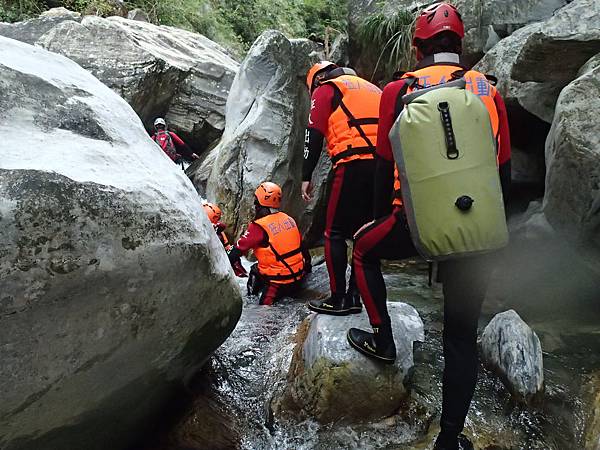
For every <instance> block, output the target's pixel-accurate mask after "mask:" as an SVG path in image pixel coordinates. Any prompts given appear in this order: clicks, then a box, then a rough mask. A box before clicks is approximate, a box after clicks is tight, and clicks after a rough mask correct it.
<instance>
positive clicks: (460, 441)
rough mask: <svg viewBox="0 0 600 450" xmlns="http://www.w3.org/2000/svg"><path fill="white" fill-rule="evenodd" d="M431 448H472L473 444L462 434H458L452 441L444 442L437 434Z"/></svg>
mask: <svg viewBox="0 0 600 450" xmlns="http://www.w3.org/2000/svg"><path fill="white" fill-rule="evenodd" d="M433 450H474V448H473V444H472V443H471V441H470V440H469V438H468V437H466V436H465V435H464V434H460V435H459V436H458V438H457V439H456V440H455V441H454V442H452V443H444V442H442V440H441V439H440V437H439V436H438V438H437V440H436V441H435V445H434V446H433Z"/></svg>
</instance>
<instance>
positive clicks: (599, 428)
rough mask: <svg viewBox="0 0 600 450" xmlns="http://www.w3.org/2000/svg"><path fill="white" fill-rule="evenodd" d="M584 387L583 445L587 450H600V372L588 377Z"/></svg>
mask: <svg viewBox="0 0 600 450" xmlns="http://www.w3.org/2000/svg"><path fill="white" fill-rule="evenodd" d="M586 378H587V379H586V382H585V384H584V385H583V395H584V404H583V407H584V410H585V411H584V415H585V417H586V423H585V425H584V428H583V434H582V439H581V445H582V447H583V448H584V449H585V450H599V449H600V372H596V373H594V374H591V375H588V376H587V377H586Z"/></svg>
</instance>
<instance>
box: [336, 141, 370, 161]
mask: <svg viewBox="0 0 600 450" xmlns="http://www.w3.org/2000/svg"><path fill="white" fill-rule="evenodd" d="M355 155H375V147H374V146H370V147H369V146H367V147H352V146H350V145H349V146H348V149H347V150H344V151H343V152H339V153H338V154H337V155H335V156H332V157H331V164H333V165H334V166H335V165H336V164H337V163H338V162H340V160H342V159H345V158H349V157H350V156H355Z"/></svg>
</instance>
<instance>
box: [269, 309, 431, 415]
mask: <svg viewBox="0 0 600 450" xmlns="http://www.w3.org/2000/svg"><path fill="white" fill-rule="evenodd" d="M388 310H389V312H390V317H391V319H392V327H393V330H394V341H395V343H396V349H397V359H396V363H395V364H394V365H385V364H381V363H377V362H375V361H373V360H371V359H369V358H367V357H366V356H364V355H362V354H360V353H359V352H357V351H356V350H354V349H352V348H351V347H350V345H349V344H348V342H347V340H346V333H347V332H348V329H350V328H351V327H357V328H362V329H365V330H370V325H369V322H368V317H367V315H366V313H364V312H363V313H362V314H360V315H352V316H346V317H333V316H327V315H323V314H320V315H316V314H312V315H311V316H310V317H309V318H308V319H307V320H309V323H308V329H307V331H305V332H306V337H305V338H304V340H303V342H301V343H300V344H299V345H301V347H300V348H299V351H297V352H296V353H295V354H294V359H293V360H292V364H291V368H290V374H288V380H290V381H289V385H288V388H287V391H286V393H285V394H284V396H283V400H282V401H281V402H280V404H279V410H280V412H287V413H289V412H290V411H296V413H297V412H298V411H299V412H300V413H301V414H305V415H307V416H309V417H314V418H316V419H317V420H319V421H320V422H323V423H330V422H336V423H339V422H346V423H357V422H365V421H369V420H375V419H380V418H383V417H387V416H389V415H391V414H392V413H393V412H394V411H395V410H397V409H398V407H399V406H400V404H401V402H402V400H403V399H404V398H406V396H407V395H408V391H407V388H406V382H407V381H408V375H409V373H410V371H411V368H412V367H413V365H414V362H413V344H414V342H415V341H420V342H422V341H423V340H424V331H423V322H422V321H421V318H420V317H419V314H418V313H417V311H416V310H415V309H414V308H413V307H412V306H410V305H407V304H405V303H395V302H392V303H388ZM301 329H302V327H301Z"/></svg>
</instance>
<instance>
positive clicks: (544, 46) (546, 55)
mask: <svg viewBox="0 0 600 450" xmlns="http://www.w3.org/2000/svg"><path fill="white" fill-rule="evenodd" d="M599 24H600V2H598V1H597V0H574V1H573V2H571V3H569V4H568V5H566V6H565V7H563V8H562V9H560V10H559V11H557V12H556V14H554V15H553V16H552V18H550V19H548V20H546V21H545V22H543V24H542V25H541V27H540V29H539V30H538V31H536V32H535V33H533V34H532V35H530V36H529V37H528V38H527V40H526V41H525V43H524V44H523V47H522V49H521V51H520V53H519V55H518V57H517V61H516V63H515V65H514V67H513V70H512V76H513V78H515V79H516V80H518V81H523V82H525V81H538V82H548V81H555V82H560V83H562V84H563V86H564V85H566V84H567V83H568V82H569V81H571V80H573V79H574V78H575V77H576V74H577V71H578V70H579V68H580V67H581V66H582V65H583V63H584V62H585V61H586V60H588V59H589V58H590V57H592V56H593V55H595V54H596V53H599V52H600V25H599Z"/></svg>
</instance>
